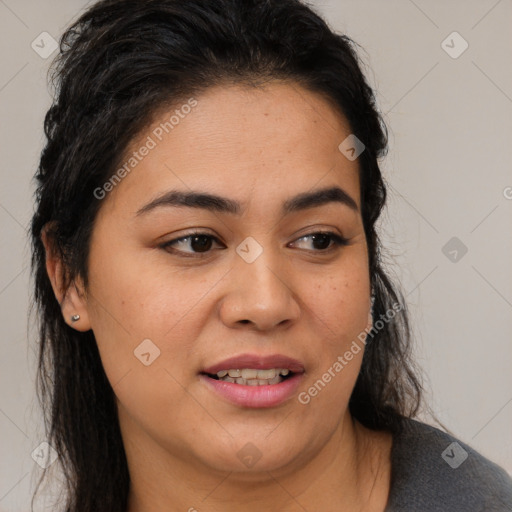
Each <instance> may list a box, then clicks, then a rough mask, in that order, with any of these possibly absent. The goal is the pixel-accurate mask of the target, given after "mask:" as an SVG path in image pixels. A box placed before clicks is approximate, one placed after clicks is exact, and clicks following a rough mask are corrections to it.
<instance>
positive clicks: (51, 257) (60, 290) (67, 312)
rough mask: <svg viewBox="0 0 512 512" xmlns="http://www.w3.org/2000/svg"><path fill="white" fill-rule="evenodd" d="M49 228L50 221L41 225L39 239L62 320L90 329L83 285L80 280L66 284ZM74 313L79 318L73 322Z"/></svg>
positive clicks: (81, 328) (83, 329) (80, 328)
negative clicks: (42, 246)
mask: <svg viewBox="0 0 512 512" xmlns="http://www.w3.org/2000/svg"><path fill="white" fill-rule="evenodd" d="M51 228H52V226H51V224H50V223H48V224H46V225H45V226H44V227H43V229H42V230H41V241H42V242H43V245H44V249H45V252H46V272H47V273H48V277H49V278H50V282H51V284H52V288H53V293H54V294H55V297H56V299H57V301H58V303H59V304H60V309H61V311H62V316H63V317H64V321H65V322H66V323H67V324H68V325H69V326H71V327H73V329H76V330H77V331H81V332H85V331H88V330H90V329H91V324H90V320H89V314H88V309H87V300H86V294H85V289H84V286H83V284H82V282H81V280H74V281H73V282H71V283H67V284H66V268H65V265H64V263H63V261H62V257H61V255H60V254H59V251H57V250H56V248H55V241H54V238H53V235H52V229H51ZM74 315H80V319H79V320H77V321H75V322H73V321H72V320H71V317H73V316H74Z"/></svg>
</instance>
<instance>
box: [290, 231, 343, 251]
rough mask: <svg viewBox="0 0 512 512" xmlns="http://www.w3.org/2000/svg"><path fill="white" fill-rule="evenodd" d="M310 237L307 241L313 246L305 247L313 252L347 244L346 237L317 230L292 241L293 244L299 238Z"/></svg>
mask: <svg viewBox="0 0 512 512" xmlns="http://www.w3.org/2000/svg"><path fill="white" fill-rule="evenodd" d="M307 239H310V241H309V243H311V244H312V245H313V246H314V248H313V249H307V248H306V249H307V250H313V251H315V252H318V251H322V252H327V251H328V250H329V249H332V248H333V247H336V246H343V245H347V242H348V240H347V239H346V238H343V237H341V236H340V235H337V234H336V233H333V232H330V231H329V232H319V233H311V234H309V235H304V236H301V237H300V238H298V239H297V240H296V241H295V242H292V243H293V244H294V245H296V244H297V242H300V241H301V240H307Z"/></svg>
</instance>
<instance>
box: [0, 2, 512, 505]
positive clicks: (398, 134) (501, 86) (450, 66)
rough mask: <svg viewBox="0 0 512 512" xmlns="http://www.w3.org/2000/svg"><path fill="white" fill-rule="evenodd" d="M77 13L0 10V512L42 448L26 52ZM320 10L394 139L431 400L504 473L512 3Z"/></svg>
mask: <svg viewBox="0 0 512 512" xmlns="http://www.w3.org/2000/svg"><path fill="white" fill-rule="evenodd" d="M86 4H87V2H85V1H79V0H61V1H57V0H51V1H50V0H38V1H35V0H33V1H29V0H0V28H1V32H0V37H1V41H2V45H1V47H0V54H1V58H2V60H1V62H2V64H1V71H0V108H1V119H2V123H1V128H0V129H1V133H0V140H1V192H0V223H1V224H0V225H1V240H2V246H1V247H2V248H1V256H0V315H1V317H0V321H1V325H2V337H1V343H2V345H1V359H0V389H1V400H0V433H1V435H0V461H1V462H0V464H1V466H0V511H12V512H17V511H27V510H29V503H30V495H31V488H32V486H33V484H34V482H35V481H36V479H37V477H38V476H39V473H40V472H41V469H40V468H39V466H38V465H37V464H36V463H35V462H34V460H33V459H32V457H31V453H32V451H33V450H34V449H35V448H36V447H37V446H38V445H39V444H40V443H41V442H42V441H44V435H43V433H42V430H41V421H40V413H39V411H38V408H37V405H36V401H35V395H34V376H35V360H34V353H35V349H36V347H35V341H34V340H35V335H34V328H33V326H31V325H28V330H27V314H28V305H29V300H30V294H31V290H30V285H29V266H28V265H29V256H30V254H29V249H28V244H27V239H26V230H27V227H28V224H29V221H30V217H31V214H32V209H33V204H32V201H33V200H32V192H33V186H32V183H31V178H32V176H33V174H34V172H35V169H36V166H37V162H38V158H39V153H40V151H41V149H42V145H43V142H44V138H43V131H42V122H43V116H44V113H45V112H46V109H47V108H48V107H49V105H50V96H49V92H48V87H47V82H46V72H47V67H48V64H49V62H50V61H51V60H52V58H53V57H55V55H56V53H53V54H52V55H51V56H50V57H49V58H47V59H44V58H42V57H41V56H40V55H38V54H37V53H36V52H35V51H34V50H33V49H32V47H31V43H32V42H33V41H34V40H36V42H37V41H40V38H39V36H40V34H41V33H42V32H48V33H49V34H50V35H51V36H53V37H54V38H55V39H58V38H59V37H60V35H61V33H62V31H63V29H64V28H65V26H67V24H68V22H69V21H70V20H72V19H75V18H76V17H77V15H78V14H79V13H80V12H81V11H82V10H83V9H84V7H85V6H86ZM313 5H314V6H316V8H317V9H318V11H319V12H320V13H321V14H324V16H325V18H326V19H327V21H328V23H329V24H330V25H331V27H332V28H334V29H335V30H338V31H341V32H344V33H346V34H347V35H349V36H350V37H352V38H353V39H355V41H357V42H358V43H359V44H360V45H361V46H362V47H363V48H364V51H362V52H361V56H362V58H363V60H364V61H365V62H366V63H367V65H368V66H369V69H368V73H367V74H368V76H369V79H370V82H371V83H372V84H373V85H374V86H375V87H376V88H377V93H378V101H379V105H380V108H381V110H382V111H383V112H384V113H385V120H386V122H387V124H388V127H389V129H390V152H389V155H388V157H387V158H386V159H385V160H384V162H383V170H384V173H385V177H386V179H387V181H388V183H389V192H390V199H389V206H388V209H387V211H386V213H385V215H384V217H383V222H382V230H383V239H384V243H385V245H386V246H387V248H388V254H389V261H390V270H391V271H392V272H393V273H394V274H395V275H396V277H397V278H398V279H399V280H400V281H401V283H402V287H403V289H404V292H405V294H406V296H407V300H408V302H409V305H410V309H411V314H412V319H413V327H414V331H415V339H416V342H415V343H416V344H415V351H416V355H417V361H418V363H419V364H420V365H421V366H422V368H423V369H424V373H425V374H426V376H428V381H427V396H426V398H427V401H428V402H429V403H430V404H431V405H432V407H433V409H434V411H435V413H436V414H437V416H438V417H439V419H440V420H441V421H442V422H444V424H445V425H446V426H447V427H448V428H450V429H451V430H452V431H453V432H454V433H455V434H456V435H457V437H458V438H459V439H461V440H463V441H464V442H467V443H468V444H469V445H471V446H472V447H474V448H475V449H476V450H478V451H480V452H481V453H482V454H484V455H485V456H487V457H489V458H490V459H492V460H494V461H495V462H497V463H498V464H500V465H501V466H503V467H504V468H505V469H506V470H508V471H509V472H510V473H511V474H512V344H511V339H512V314H511V313H512V266H511V265H510V261H512V258H511V256H512V236H511V234H512V172H511V163H512V144H511V142H512V141H511V135H512V115H511V114H512V65H511V62H512V60H511V55H512V52H511V50H512V32H511V31H510V20H511V19H512V2H511V0H499V1H496V0H479V1H468V0H457V1H456V0H448V1H446V0H431V1H427V0H415V1H412V0H389V1H379V0H364V1H361V0H358V1H355V0H352V1H348V0H337V1H335V0H331V1H316V2H314V3H313ZM454 31H456V32H458V34H460V36H459V35H452V33H453V32H454ZM443 41H445V42H444V43H443ZM464 41H466V42H467V44H468V45H469V46H468V48H467V49H466V51H464V52H463V53H462V54H460V55H458V54H459V53H460V51H461V50H462V49H463V48H464V46H465V43H464ZM445 50H446V51H445ZM449 53H451V56H450V55H449ZM454 57H456V58H454ZM453 237H456V240H452V242H450V244H449V245H448V246H447V247H445V245H446V244H447V243H448V242H449V241H450V240H451V239H452V238H453ZM443 248H444V249H443ZM464 248H465V249H467V252H466V253H465V254H463V252H464V250H465V249H464ZM454 251H455V252H454ZM454 259H455V261H452V260H454ZM27 332H28V335H27ZM425 420H426V421H428V418H425ZM41 510H42V508H41Z"/></svg>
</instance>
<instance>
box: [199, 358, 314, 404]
mask: <svg viewBox="0 0 512 512" xmlns="http://www.w3.org/2000/svg"><path fill="white" fill-rule="evenodd" d="M244 368H249V369H254V370H268V369H270V368H283V369H288V370H290V372H292V373H293V374H294V375H291V376H290V377H288V378H286V379H285V380H283V381H282V382H280V383H279V384H267V385H263V386H247V385H244V384H236V383H234V382H225V381H223V380H215V379H212V378H211V377H208V375H205V374H206V373H209V374H211V375H215V374H216V373H217V372H220V371H221V370H231V369H234V370H236V369H244ZM303 374H304V365H303V364H302V363H301V362H300V361H297V359H292V358H291V357H287V356H284V355H282V354H275V355H272V356H261V355H254V354H241V355H239V356H235V357H230V358H229V359H225V360H224V361H221V362H219V363H216V364H214V365H212V366H209V367H208V368H205V369H204V370H203V371H202V372H201V374H200V375H199V377H200V378H201V380H202V381H203V382H204V383H205V384H206V385H207V386H208V387H209V389H211V390H213V391H214V392H215V393H217V394H218V395H220V396H221V397H223V398H224V399H226V400H228V401H229V402H231V403H233V404H235V405H238V406H240V407H254V408H257V407H275V406H277V405H279V404H282V403H283V402H285V401H286V400H288V399H289V398H290V397H291V396H293V394H294V393H295V391H296V390H297V388H298V387H299V385H300V383H301V381H302V378H303V377H304V375H303Z"/></svg>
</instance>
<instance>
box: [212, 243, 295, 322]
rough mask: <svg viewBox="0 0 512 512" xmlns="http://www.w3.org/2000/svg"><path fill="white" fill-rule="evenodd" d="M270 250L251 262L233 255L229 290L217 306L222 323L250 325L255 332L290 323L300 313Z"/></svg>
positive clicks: (289, 285) (290, 288)
mask: <svg viewBox="0 0 512 512" xmlns="http://www.w3.org/2000/svg"><path fill="white" fill-rule="evenodd" d="M276 263H277V262H276V258H274V257H272V255H271V254H270V251H268V250H267V251H263V253H262V254H261V255H260V256H259V257H258V258H257V259H256V260H255V261H253V262H252V263H247V262H246V261H244V260H243V259H242V258H240V257H238V256H236V257H235V262H234V266H233V269H232V270H231V272H230V273H229V275H230V284H229V290H228V292H227V293H226V295H225V296H224V300H223V301H222V303H221V307H220V316H221V319H222V321H223V323H224V324H225V325H226V326H228V327H230V328H240V327H243V326H244V325H247V324H250V326H251V327H252V328H253V329H255V330H258V331H266V330H271V329H274V328H276V327H278V326H283V327H284V326H289V325H291V324H293V323H294V322H295V321H296V320H297V319H298V318H299V316H300V307H299V303H298V300H297V297H296V295H295V293H294V291H293V290H292V284H291V283H290V279H288V278H287V276H286V275H285V273H284V272H283V271H280V270H279V266H278V265H277V264H276Z"/></svg>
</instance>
